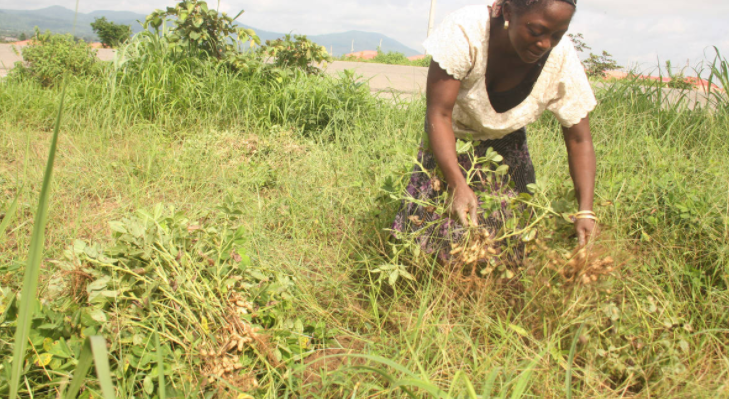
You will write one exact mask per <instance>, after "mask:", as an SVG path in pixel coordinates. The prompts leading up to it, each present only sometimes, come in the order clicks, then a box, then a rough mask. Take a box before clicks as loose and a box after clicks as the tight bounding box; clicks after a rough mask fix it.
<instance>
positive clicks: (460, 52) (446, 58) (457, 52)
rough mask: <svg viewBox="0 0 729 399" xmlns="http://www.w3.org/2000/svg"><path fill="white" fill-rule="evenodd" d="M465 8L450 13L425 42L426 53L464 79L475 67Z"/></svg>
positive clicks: (458, 77)
mask: <svg viewBox="0 0 729 399" xmlns="http://www.w3.org/2000/svg"><path fill="white" fill-rule="evenodd" d="M463 11H464V10H459V11H456V12H454V13H452V14H450V15H448V16H447V17H446V18H445V19H444V20H443V23H441V24H440V25H439V26H438V27H437V28H436V29H435V30H433V33H432V34H431V35H430V36H429V37H428V39H427V40H425V42H423V47H425V51H426V54H428V55H430V56H432V57H433V61H435V62H437V63H438V65H440V67H441V68H443V70H445V71H446V72H448V74H449V75H451V76H453V77H454V78H455V79H458V80H463V78H465V77H466V76H467V75H468V73H469V72H470V71H471V69H472V68H473V59H472V57H471V43H470V40H469V38H468V33H469V32H468V28H467V27H466V26H464V23H465V22H466V21H467V18H465V17H466V16H465V15H463V14H464V12H463Z"/></svg>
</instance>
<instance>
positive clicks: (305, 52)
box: [259, 34, 332, 73]
mask: <svg viewBox="0 0 729 399" xmlns="http://www.w3.org/2000/svg"><path fill="white" fill-rule="evenodd" d="M292 39H293V40H292ZM259 51H260V52H261V53H262V54H263V55H265V56H268V57H272V58H273V60H274V65H276V67H278V68H299V69H301V70H304V71H306V72H309V73H312V72H318V71H319V69H318V68H316V67H315V66H313V65H310V64H312V63H322V62H331V61H332V57H331V56H330V55H329V53H328V52H327V49H326V48H325V47H324V46H319V45H318V44H316V43H314V42H312V41H311V40H309V39H307V38H306V36H305V35H294V36H293V38H292V37H291V35H289V34H287V35H286V36H284V37H283V38H281V39H276V40H267V41H266V45H265V46H263V47H261V49H260V50H259Z"/></svg>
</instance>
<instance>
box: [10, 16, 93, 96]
mask: <svg viewBox="0 0 729 399" xmlns="http://www.w3.org/2000/svg"><path fill="white" fill-rule="evenodd" d="M22 55H23V62H17V63H16V65H15V68H14V69H13V70H12V71H11V72H10V76H12V77H15V78H28V79H32V80H36V81H38V82H40V83H41V84H42V85H43V86H53V85H54V84H56V83H57V82H59V81H60V79H61V78H62V77H63V74H64V73H65V72H66V71H68V72H69V73H70V74H71V75H74V76H85V75H91V74H93V73H94V71H95V70H96V68H95V64H96V51H95V50H92V49H91V48H90V47H89V46H88V45H87V44H86V42H84V41H83V40H80V41H76V40H75V39H74V37H73V36H72V35H70V34H66V35H54V34H51V33H50V32H46V33H40V31H39V30H38V29H36V31H35V36H34V38H33V42H32V43H31V44H29V45H28V46H26V47H24V48H23V50H22Z"/></svg>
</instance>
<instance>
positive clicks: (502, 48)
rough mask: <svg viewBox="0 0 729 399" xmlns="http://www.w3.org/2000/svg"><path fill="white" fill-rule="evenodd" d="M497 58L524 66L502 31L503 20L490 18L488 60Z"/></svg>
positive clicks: (504, 31)
mask: <svg viewBox="0 0 729 399" xmlns="http://www.w3.org/2000/svg"><path fill="white" fill-rule="evenodd" d="M492 56H497V57H498V58H499V59H501V60H504V61H507V62H510V63H511V62H513V63H515V64H524V61H522V60H521V58H519V55H518V54H517V53H516V51H515V50H514V47H513V46H512V45H511V42H510V41H509V33H508V32H507V31H506V29H504V20H503V19H502V18H491V23H490V28H489V58H491V57H492Z"/></svg>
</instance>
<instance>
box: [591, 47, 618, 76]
mask: <svg viewBox="0 0 729 399" xmlns="http://www.w3.org/2000/svg"><path fill="white" fill-rule="evenodd" d="M582 64H583V65H585V72H587V76H590V77H599V78H604V77H605V71H611V70H614V69H620V68H622V67H621V66H620V65H618V63H617V62H616V61H615V60H614V59H613V56H612V54H610V53H608V52H607V51H604V50H603V52H602V55H597V54H593V53H590V57H589V58H588V59H586V60H585V61H583V62H582Z"/></svg>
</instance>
